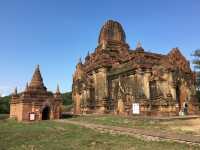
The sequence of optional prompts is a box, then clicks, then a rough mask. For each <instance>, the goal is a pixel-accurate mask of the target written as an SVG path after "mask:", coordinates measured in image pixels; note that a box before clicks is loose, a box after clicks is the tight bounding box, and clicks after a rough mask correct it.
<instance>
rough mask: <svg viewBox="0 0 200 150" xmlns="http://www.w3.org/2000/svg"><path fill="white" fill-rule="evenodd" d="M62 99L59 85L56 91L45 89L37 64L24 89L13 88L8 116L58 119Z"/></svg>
mask: <svg viewBox="0 0 200 150" xmlns="http://www.w3.org/2000/svg"><path fill="white" fill-rule="evenodd" d="M62 100H63V99H62V96H61V93H60V90H59V86H57V90H56V93H52V92H49V91H47V88H46V87H45V86H44V83H43V79H42V76H41V73H40V68H39V65H38V66H37V68H36V69H35V72H34V74H33V77H32V80H31V82H30V84H29V85H28V84H27V85H26V89H25V91H23V92H21V93H17V89H15V91H14V93H13V95H12V99H11V103H10V118H15V119H16V120H18V121H36V120H49V119H59V118H60V114H61V104H62Z"/></svg>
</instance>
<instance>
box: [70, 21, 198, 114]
mask: <svg viewBox="0 0 200 150" xmlns="http://www.w3.org/2000/svg"><path fill="white" fill-rule="evenodd" d="M72 88H73V89H72V98H73V101H74V113H75V114H84V113H115V114H119V115H120V114H121V115H131V114H140V115H153V116H173V115H179V114H183V112H184V113H185V114H198V113H199V103H198V101H197V99H196V97H195V94H196V93H195V75H194V73H193V72H192V71H191V69H190V64H189V61H187V60H186V58H185V57H184V56H183V55H182V54H181V52H180V50H179V49H178V48H173V49H172V50H171V51H170V52H169V53H168V54H166V55H163V54H156V53H152V52H147V51H145V50H144V49H143V47H142V46H141V44H140V43H138V44H137V47H136V48H135V49H133V50H132V49H130V48H129V45H128V44H127V43H126V36H125V32H124V30H123V28H122V26H121V25H120V24H119V23H118V22H116V21H112V20H109V21H107V22H106V23H105V25H103V27H102V29H101V31H100V35H99V41H98V46H97V48H96V49H95V51H94V52H93V53H92V54H89V53H88V55H87V56H86V57H85V61H84V63H82V62H81V61H80V62H79V63H78V64H77V67H76V71H75V73H74V76H73V87H72ZM135 106H136V107H137V108H135ZM133 107H134V108H133ZM133 109H139V112H137V111H138V110H133ZM134 111H136V112H134Z"/></svg>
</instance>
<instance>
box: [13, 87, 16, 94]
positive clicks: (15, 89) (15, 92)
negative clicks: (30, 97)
mask: <svg viewBox="0 0 200 150" xmlns="http://www.w3.org/2000/svg"><path fill="white" fill-rule="evenodd" d="M13 94H14V95H17V87H15V89H14V93H13Z"/></svg>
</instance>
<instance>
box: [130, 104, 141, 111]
mask: <svg viewBox="0 0 200 150" xmlns="http://www.w3.org/2000/svg"><path fill="white" fill-rule="evenodd" d="M132 109H133V114H140V104H139V103H133V107H132Z"/></svg>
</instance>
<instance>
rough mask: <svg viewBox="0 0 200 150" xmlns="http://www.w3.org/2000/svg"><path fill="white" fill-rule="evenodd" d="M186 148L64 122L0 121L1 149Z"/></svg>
mask: <svg viewBox="0 0 200 150" xmlns="http://www.w3.org/2000/svg"><path fill="white" fill-rule="evenodd" d="M152 149H153V150H188V149H190V150H191V149H194V150H195V149H196V150H197V149H200V148H199V147H195V146H193V147H191V146H188V145H185V144H178V143H174V142H156V141H154V142H147V141H142V140H139V139H136V138H133V137H128V136H125V135H111V134H108V133H99V132H96V131H93V130H90V129H86V128H82V127H79V126H75V125H69V124H66V123H59V122H54V121H41V122H36V123H18V122H16V121H14V120H0V150H152Z"/></svg>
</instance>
